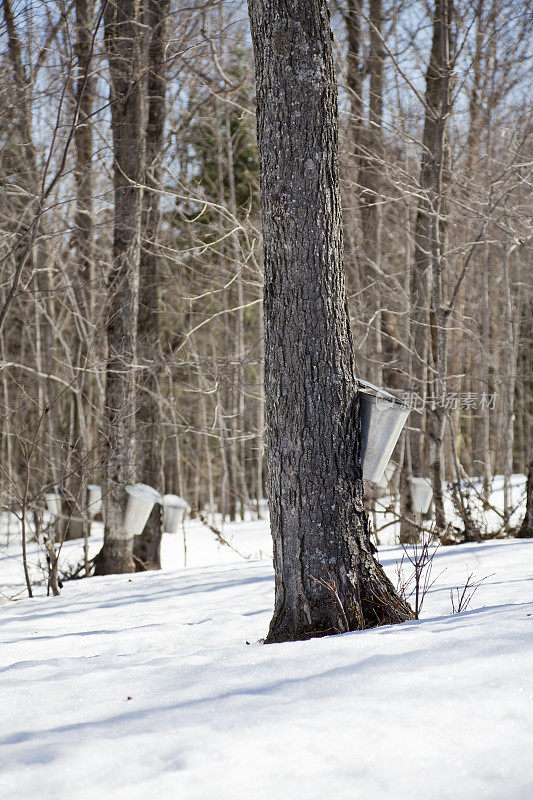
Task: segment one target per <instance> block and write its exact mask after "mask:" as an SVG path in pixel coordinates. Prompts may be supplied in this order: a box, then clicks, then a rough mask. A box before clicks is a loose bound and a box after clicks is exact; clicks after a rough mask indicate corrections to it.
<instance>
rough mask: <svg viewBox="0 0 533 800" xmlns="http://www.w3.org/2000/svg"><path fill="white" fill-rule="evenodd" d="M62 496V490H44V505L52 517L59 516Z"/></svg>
mask: <svg viewBox="0 0 533 800" xmlns="http://www.w3.org/2000/svg"><path fill="white" fill-rule="evenodd" d="M62 497H63V493H62V492H60V491H59V492H56V491H51V492H46V493H45V495H44V499H45V501H46V507H47V509H48V511H49V512H50V514H51V515H52V516H53V517H60V516H61V500H62Z"/></svg>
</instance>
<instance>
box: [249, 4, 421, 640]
mask: <svg viewBox="0 0 533 800" xmlns="http://www.w3.org/2000/svg"><path fill="white" fill-rule="evenodd" d="M249 10H250V20H251V30H252V38H253V43H254V53H255V69H256V85H257V124H258V140H259V151H260V167H261V198H262V215H263V233H264V243H265V293H264V298H265V300H264V304H265V331H266V350H265V395H266V413H267V429H268V469H269V504H270V519H271V527H272V535H273V539H274V566H275V572H276V600H275V610H274V616H273V619H272V622H271V625H270V631H269V634H268V637H267V641H268V642H279V641H290V640H296V639H305V638H309V637H312V636H323V635H327V634H332V633H341V632H344V631H348V630H355V629H360V628H364V627H367V626H374V625H381V624H385V623H388V622H400V621H403V620H405V619H408V618H410V616H411V612H410V609H409V608H408V606H407V605H406V604H405V603H404V601H403V600H402V599H401V598H400V597H398V596H397V595H396V593H395V591H394V589H393V587H392V585H391V583H390V582H389V581H388V579H387V578H386V576H385V574H384V572H383V570H382V568H381V567H380V565H379V564H378V563H377V561H376V560H375V558H374V557H373V555H372V548H371V544H370V538H369V528H368V521H367V518H366V515H365V512H364V509H363V500H362V495H363V481H362V477H361V467H360V459H359V441H360V432H359V431H360V418H359V401H358V396H357V390H356V379H355V363H354V355H353V344H352V338H351V333H350V326H349V317H348V310H347V303H346V292H345V279H344V270H343V264H342V233H341V209H340V198H339V187H338V168H337V92H336V83H335V74H334V67H333V59H332V53H331V38H332V35H331V30H330V26H329V15H328V11H327V6H326V3H325V1H324V0H312V2H304V0H297V1H296V2H293V3H292V4H287V3H286V2H283V0H273V2H270V3H268V4H265V3H263V2H260V0H249Z"/></svg>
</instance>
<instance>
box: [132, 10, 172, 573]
mask: <svg viewBox="0 0 533 800" xmlns="http://www.w3.org/2000/svg"><path fill="white" fill-rule="evenodd" d="M169 10H170V0H160V1H159V2H157V1H156V0H145V11H144V23H145V25H146V27H147V30H148V36H149V42H148V59H147V68H148V78H147V94H148V109H147V112H148V113H147V124H146V167H147V169H146V180H145V184H146V188H145V192H144V198H143V224H142V229H143V242H142V248H141V258H140V279H139V317H138V323H137V335H138V339H137V353H138V357H139V363H140V364H141V365H142V366H143V367H144V369H143V371H142V373H141V377H140V380H139V393H138V398H139V399H138V408H137V464H138V470H137V472H138V477H139V479H140V481H141V482H142V483H147V484H148V485H149V486H153V487H154V488H155V489H157V490H158V491H160V490H161V489H162V488H163V442H162V440H161V433H160V416H161V409H160V402H159V369H158V367H157V361H158V355H159V351H158V348H159V299H158V288H157V284H158V258H159V253H158V251H157V247H158V240H159V228H160V212H159V194H158V192H157V191H151V189H157V188H158V184H159V181H160V177H161V168H160V158H161V150H162V147H163V133H164V127H165V91H166V81H165V76H166V71H167V70H166V58H165V47H166V41H165V30H166V27H165V23H166V19H167V17H168V14H169ZM133 555H134V558H135V566H136V568H137V570H145V569H161V508H160V506H159V505H157V504H156V505H155V506H154V508H153V510H152V513H151V514H150V517H149V518H148V522H147V523H146V526H145V528H144V531H143V532H142V534H141V536H138V537H136V539H135V544H134V549H133Z"/></svg>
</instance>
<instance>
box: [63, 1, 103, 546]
mask: <svg viewBox="0 0 533 800" xmlns="http://www.w3.org/2000/svg"><path fill="white" fill-rule="evenodd" d="M93 5H94V3H93V0H76V2H75V8H76V44H75V51H76V58H77V65H78V75H77V80H76V100H77V102H78V103H79V121H78V124H77V126H76V130H75V133H74V141H75V145H76V172H75V175H76V184H77V197H76V214H75V218H74V242H75V246H76V256H77V269H76V274H75V279H74V287H73V290H74V291H73V293H74V297H75V299H76V306H77V307H76V308H75V311H74V326H73V342H72V360H73V364H74V367H75V368H76V370H77V374H76V385H77V390H78V393H79V394H80V395H81V396H82V399H84V398H83V396H84V394H85V392H86V390H87V384H88V375H87V372H86V370H87V368H88V364H87V358H88V353H89V347H90V345H91V340H92V335H93V329H92V327H91V318H92V302H91V288H90V287H91V283H92V279H93V276H94V252H93V250H94V248H93V208H94V203H93V170H92V155H93V130H92V121H91V115H92V111H93V102H94V92H95V88H96V81H95V77H94V75H93V74H92V70H91V61H92V36H93V21H94V14H93ZM72 402H73V403H74V404H75V411H74V432H73V445H72V454H71V469H70V473H71V477H70V480H69V488H70V490H71V494H72V497H73V499H74V504H75V505H74V511H73V513H74V514H75V515H81V519H82V524H81V525H78V524H76V525H72V524H71V525H69V526H68V529H67V533H66V538H67V539H73V538H79V537H81V536H85V535H88V533H89V530H88V517H87V484H88V472H87V470H88V465H87V452H88V446H87V445H88V443H87V430H86V427H85V420H84V419H83V416H82V415H83V407H84V405H85V403H84V402H81V403H80V402H79V400H78V399H77V398H76V397H73V398H72Z"/></svg>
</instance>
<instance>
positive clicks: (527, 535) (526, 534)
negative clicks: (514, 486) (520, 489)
mask: <svg viewBox="0 0 533 800" xmlns="http://www.w3.org/2000/svg"><path fill="white" fill-rule="evenodd" d="M516 535H517V537H518V538H519V539H532V538H533V461H530V462H529V470H528V473H527V490H526V513H525V515H524V519H523V520H522V525H521V526H520V528H519V530H518V533H517V534H516Z"/></svg>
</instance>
